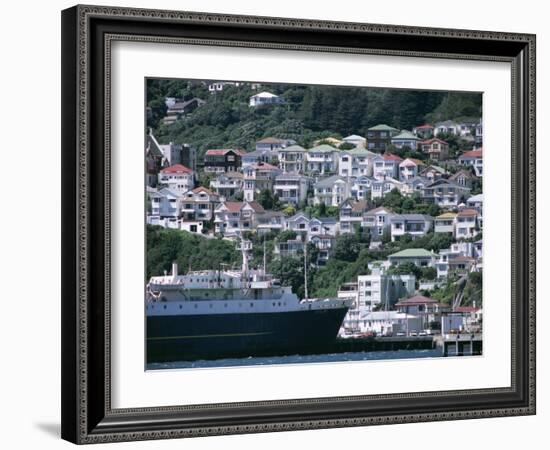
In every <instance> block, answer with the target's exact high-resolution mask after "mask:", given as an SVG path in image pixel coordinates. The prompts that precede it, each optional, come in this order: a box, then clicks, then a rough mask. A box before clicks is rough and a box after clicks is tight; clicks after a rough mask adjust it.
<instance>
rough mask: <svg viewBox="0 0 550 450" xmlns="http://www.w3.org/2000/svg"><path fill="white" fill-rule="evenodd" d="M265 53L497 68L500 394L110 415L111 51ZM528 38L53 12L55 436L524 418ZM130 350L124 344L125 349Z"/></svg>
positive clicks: (530, 403)
mask: <svg viewBox="0 0 550 450" xmlns="http://www.w3.org/2000/svg"><path fill="white" fill-rule="evenodd" d="M125 40H127V41H139V42H154V43H157V44H159V45H164V44H177V43H178V42H182V41H183V40H185V41H186V42H192V43H193V44H197V45H213V42H215V43H216V45H226V46H229V47H235V46H236V47H243V48H264V49H270V48H276V49H280V50H299V51H304V52H307V51H317V52H334V53H346V54H350V55H354V54H370V55H385V56H395V57H398V56H405V57H414V58H437V59H443V60H455V61H461V60H464V61H466V60H476V61H500V62H506V63H508V64H510V66H511V86H512V92H511V99H512V117H511V135H512V141H511V147H512V166H511V167H512V171H511V174H510V177H511V183H512V192H511V200H512V203H511V204H512V208H511V217H512V220H511V227H512V236H511V243H512V272H511V297H512V302H511V304H512V310H511V312H510V314H511V321H512V323H511V330H512V332H511V374H510V378H511V384H510V386H509V387H504V388H503V387H495V388H484V389H468V390H443V391H424V392H416V393H397V394H395V393H393V394H377V395H358V396H332V397H316V398H291V399H283V400H275V401H273V400H267V401H262V400H258V401H254V402H248V401H247V402H244V401H243V402H236V403H214V404H187V405H173V406H161V407H159V406H150V407H140V408H113V407H112V402H111V397H112V391H111V389H112V386H111V376H112V371H113V366H114V364H113V360H112V355H111V333H112V331H113V327H114V326H116V325H115V324H113V323H111V307H112V305H111V283H112V281H113V280H112V278H111V271H110V269H111V245H112V240H111V228H110V227H111V223H110V216H111V197H110V183H111V182H112V177H113V176H114V174H113V173H112V172H111V153H110V151H111V146H110V138H111V131H112V130H111V122H110V121H111V116H110V101H111V95H112V94H113V93H112V92H111V84H110V83H111V79H110V75H111V72H110V70H111V67H110V61H111V60H110V57H111V53H110V51H111V45H112V43H113V42H115V41H125ZM535 42H536V39H535V36H534V35H530V34H516V33H504V32H488V31H470V30H454V29H434V28H422V27H411V26H399V25H377V24H364V23H345V22H329V21H318V20H304V19H286V18H271V17H256V16H233V15H218V14H205V13H195V12H182V11H159V10H145V9H132V8H115V7H100V6H81V5H79V6H75V7H72V8H69V9H67V10H64V11H63V12H62V349H61V350H62V404H61V406H62V437H63V438H64V439H66V440H68V441H71V442H74V443H78V444H84V443H100V442H113V441H134V440H143V439H166V438H176V437H178V438H179V437H194V436H208V435H220V434H239V433H257V432H272V431H286V430H301V429H315V428H329V427H347V426H365V425H376V424H393V423H408V422H422V421H441V420H459V419H472V418H486V417H499V416H512V415H530V414H535V411H536V409H535V403H536V402H535V265H536V259H535V125H536V123H535ZM136 345H137V344H136Z"/></svg>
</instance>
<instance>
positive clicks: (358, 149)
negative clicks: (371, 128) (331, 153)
mask: <svg viewBox="0 0 550 450" xmlns="http://www.w3.org/2000/svg"><path fill="white" fill-rule="evenodd" d="M342 153H348V154H350V155H364V156H375V155H376V153H373V152H371V151H369V150H367V149H366V148H363V147H355V148H352V149H351V150H342Z"/></svg>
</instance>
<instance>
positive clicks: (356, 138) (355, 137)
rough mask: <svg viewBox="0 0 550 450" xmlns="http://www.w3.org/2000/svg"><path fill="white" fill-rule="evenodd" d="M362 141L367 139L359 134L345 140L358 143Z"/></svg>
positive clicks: (351, 135)
mask: <svg viewBox="0 0 550 450" xmlns="http://www.w3.org/2000/svg"><path fill="white" fill-rule="evenodd" d="M361 139H365V138H364V137H363V136H359V135H358V134H350V135H349V136H346V137H345V138H344V141H358V140H361Z"/></svg>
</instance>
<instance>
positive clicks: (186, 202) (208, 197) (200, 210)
mask: <svg viewBox="0 0 550 450" xmlns="http://www.w3.org/2000/svg"><path fill="white" fill-rule="evenodd" d="M219 203H220V197H219V195H217V194H216V193H214V192H212V191H211V190H210V189H207V188H205V187H203V186H199V187H197V188H195V189H193V190H191V191H188V192H186V193H185V194H183V196H182V197H181V214H182V218H183V219H184V220H191V221H192V220H199V221H202V220H211V219H212V218H213V217H214V210H215V209H216V206H217V205H218V204H219Z"/></svg>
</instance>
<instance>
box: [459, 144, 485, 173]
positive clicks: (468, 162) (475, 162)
mask: <svg viewBox="0 0 550 450" xmlns="http://www.w3.org/2000/svg"><path fill="white" fill-rule="evenodd" d="M458 163H459V164H462V165H464V166H469V167H472V168H473V169H474V173H475V174H476V176H478V177H482V176H483V149H481V148H478V149H476V150H470V151H469V152H465V153H463V154H462V155H460V157H459V158H458Z"/></svg>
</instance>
